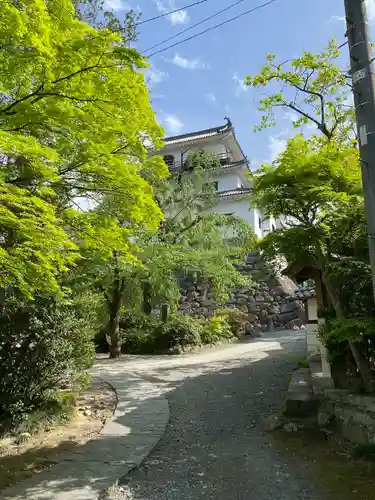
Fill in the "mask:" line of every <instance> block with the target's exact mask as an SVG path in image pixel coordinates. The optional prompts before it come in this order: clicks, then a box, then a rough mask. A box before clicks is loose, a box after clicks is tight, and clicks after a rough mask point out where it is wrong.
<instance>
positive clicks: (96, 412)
mask: <svg viewBox="0 0 375 500" xmlns="http://www.w3.org/2000/svg"><path fill="white" fill-rule="evenodd" d="M116 402H117V399H116V394H115V392H114V391H113V390H112V388H111V387H110V386H109V385H108V384H106V383H105V382H102V381H99V380H94V381H93V383H92V385H91V387H90V388H89V389H87V390H86V391H85V392H84V393H82V394H81V395H80V396H79V397H78V399H77V407H76V410H75V412H74V415H73V418H72V419H71V420H70V421H69V422H67V423H65V424H63V425H56V426H53V427H50V428H46V429H44V430H43V431H41V432H38V433H37V434H34V435H32V436H31V437H29V438H28V439H27V440H26V441H24V442H22V443H19V444H17V442H16V439H15V438H9V437H7V438H4V439H0V491H1V490H2V489H5V488H6V487H8V486H11V485H13V484H15V483H17V482H20V481H22V480H23V479H25V478H26V477H28V476H30V475H31V474H34V473H38V472H41V471H43V470H45V469H47V468H49V467H52V466H53V465H55V464H56V463H58V461H59V460H61V459H62V457H63V456H65V455H67V454H69V452H71V451H72V450H73V448H74V447H76V446H79V445H82V444H84V443H86V442H87V441H89V440H90V439H92V438H93V437H94V436H95V435H97V434H98V433H99V432H100V430H101V429H102V427H103V425H104V424H105V422H106V420H107V419H108V418H109V417H111V416H112V415H113V412H114V410H115V407H116ZM0 496H1V495H0Z"/></svg>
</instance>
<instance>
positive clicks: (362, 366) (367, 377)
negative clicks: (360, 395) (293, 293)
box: [322, 271, 375, 394]
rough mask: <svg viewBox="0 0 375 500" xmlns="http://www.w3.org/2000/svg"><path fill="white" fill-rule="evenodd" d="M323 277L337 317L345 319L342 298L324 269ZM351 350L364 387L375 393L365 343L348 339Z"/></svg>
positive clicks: (341, 319)
mask: <svg viewBox="0 0 375 500" xmlns="http://www.w3.org/2000/svg"><path fill="white" fill-rule="evenodd" d="M322 279H323V283H324V285H325V287H326V290H327V292H328V296H329V298H330V300H331V302H332V305H333V307H334V309H335V312H336V316H337V319H339V320H340V321H344V320H345V315H344V312H343V310H342V306H341V303H340V299H339V297H338V296H337V293H336V290H335V289H334V286H333V285H332V283H331V281H330V279H329V278H328V277H327V275H326V273H325V272H324V271H323V272H322ZM348 343H349V347H350V351H351V353H352V355H353V358H354V360H355V362H356V365H357V368H358V371H359V373H360V375H361V378H362V382H363V387H364V389H365V391H366V392H368V393H370V394H371V393H374V391H375V383H374V379H373V375H372V371H371V367H370V362H369V360H368V359H367V357H366V356H365V354H364V349H363V345H362V344H361V343H360V342H351V341H350V340H349V341H348Z"/></svg>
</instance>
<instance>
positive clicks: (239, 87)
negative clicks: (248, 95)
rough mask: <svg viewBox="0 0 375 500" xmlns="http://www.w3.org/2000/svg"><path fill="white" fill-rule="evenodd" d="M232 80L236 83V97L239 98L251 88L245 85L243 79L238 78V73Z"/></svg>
mask: <svg viewBox="0 0 375 500" xmlns="http://www.w3.org/2000/svg"><path fill="white" fill-rule="evenodd" d="M232 80H233V81H234V85H235V87H234V93H235V95H236V96H239V95H240V94H242V93H243V92H247V91H248V89H249V87H248V86H247V85H245V82H244V80H243V79H242V78H240V77H239V76H238V74H237V73H234V74H233V76H232Z"/></svg>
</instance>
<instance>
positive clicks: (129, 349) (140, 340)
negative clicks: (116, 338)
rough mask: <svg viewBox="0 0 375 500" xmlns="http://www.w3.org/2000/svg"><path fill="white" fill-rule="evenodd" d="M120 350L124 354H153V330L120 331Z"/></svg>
mask: <svg viewBox="0 0 375 500" xmlns="http://www.w3.org/2000/svg"><path fill="white" fill-rule="evenodd" d="M121 333H122V338H123V341H122V346H121V351H122V352H123V353H126V354H154V353H155V332H151V333H145V332H141V331H132V332H127V331H122V332H121Z"/></svg>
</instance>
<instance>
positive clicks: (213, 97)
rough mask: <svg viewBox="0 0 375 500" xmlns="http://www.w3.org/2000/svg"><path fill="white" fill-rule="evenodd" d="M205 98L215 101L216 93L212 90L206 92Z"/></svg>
mask: <svg viewBox="0 0 375 500" xmlns="http://www.w3.org/2000/svg"><path fill="white" fill-rule="evenodd" d="M206 98H207V99H208V100H209V101H211V102H215V101H216V95H215V94H214V93H213V92H208V93H207V94H206Z"/></svg>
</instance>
